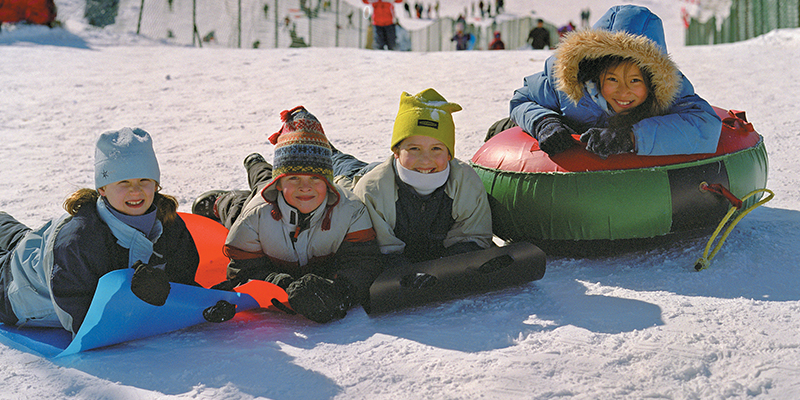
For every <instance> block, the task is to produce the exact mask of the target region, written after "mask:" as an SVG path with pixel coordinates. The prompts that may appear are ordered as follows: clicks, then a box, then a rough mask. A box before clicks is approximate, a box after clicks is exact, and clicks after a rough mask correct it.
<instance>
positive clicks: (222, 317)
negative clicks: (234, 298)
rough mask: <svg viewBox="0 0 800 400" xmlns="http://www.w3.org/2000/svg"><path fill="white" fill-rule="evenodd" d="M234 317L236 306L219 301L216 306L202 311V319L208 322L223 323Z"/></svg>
mask: <svg viewBox="0 0 800 400" xmlns="http://www.w3.org/2000/svg"><path fill="white" fill-rule="evenodd" d="M234 315H236V305H234V304H231V303H228V302H227V301H225V300H220V301H218V302H217V304H214V305H213V306H211V307H208V308H206V309H205V310H203V318H205V320H206V321H208V322H216V323H220V322H225V321H227V320H229V319H231V318H233V316H234Z"/></svg>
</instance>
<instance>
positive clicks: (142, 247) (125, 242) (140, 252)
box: [97, 197, 163, 267]
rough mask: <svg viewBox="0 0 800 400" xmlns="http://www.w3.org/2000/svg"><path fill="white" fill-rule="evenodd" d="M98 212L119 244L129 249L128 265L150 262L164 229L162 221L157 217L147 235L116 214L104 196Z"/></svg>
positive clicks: (100, 201)
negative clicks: (155, 245)
mask: <svg viewBox="0 0 800 400" xmlns="http://www.w3.org/2000/svg"><path fill="white" fill-rule="evenodd" d="M97 213H98V214H100V219H102V220H103V222H105V223H106V225H108V227H109V228H111V233H112V234H113V235H114V237H115V238H117V244H119V245H120V246H122V247H124V248H126V249H128V267H130V266H132V265H133V264H134V263H135V262H136V261H137V260H138V261H141V262H143V263H145V264H147V263H148V262H150V257H151V256H152V255H153V244H154V243H155V242H156V241H158V238H159V237H161V232H162V231H163V227H162V225H161V221H159V220H158V219H156V220H155V223H154V224H153V228H152V229H151V230H150V233H149V234H148V235H147V236H145V234H144V233H142V231H140V230H138V229H136V228H134V227H132V226H130V225H128V224H126V223H124V222H122V221H120V220H119V218H117V217H116V216H114V213H113V212H112V211H111V210H109V207H108V206H107V205H106V202H105V200H104V199H103V198H102V197H101V198H99V199H97ZM156 255H158V256H159V257H160V255H159V254H157V253H156Z"/></svg>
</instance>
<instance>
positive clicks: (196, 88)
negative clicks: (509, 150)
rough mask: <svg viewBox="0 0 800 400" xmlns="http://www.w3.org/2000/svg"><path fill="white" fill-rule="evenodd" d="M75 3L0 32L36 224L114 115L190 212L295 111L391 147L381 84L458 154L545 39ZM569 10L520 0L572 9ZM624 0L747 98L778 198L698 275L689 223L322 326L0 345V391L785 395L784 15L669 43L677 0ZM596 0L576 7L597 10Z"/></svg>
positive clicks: (4, 77)
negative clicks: (249, 42)
mask: <svg viewBox="0 0 800 400" xmlns="http://www.w3.org/2000/svg"><path fill="white" fill-rule="evenodd" d="M77 1H78V0H64V1H58V0H57V1H56V3H57V4H58V5H59V8H60V11H61V12H62V13H61V19H62V20H65V22H66V23H65V26H66V29H55V30H48V29H46V28H39V27H24V28H18V29H16V30H4V31H3V32H2V33H0V44H2V45H0V60H2V62H0V165H2V173H0V187H2V188H3V190H2V194H0V210H3V211H7V212H8V213H10V214H11V215H14V216H15V217H17V218H18V219H20V220H21V221H23V222H25V223H28V224H29V225H31V226H37V225H38V224H40V223H42V222H44V221H46V220H47V219H49V218H51V217H54V216H57V215H59V214H60V213H61V212H62V210H61V208H60V204H61V202H62V201H63V199H64V197H65V196H66V195H68V194H69V193H71V192H73V191H74V190H75V189H77V188H81V187H90V186H91V184H92V176H93V175H92V171H93V154H94V148H93V146H94V138H95V137H96V135H97V134H99V133H100V132H102V131H105V130H109V129H118V128H121V127H123V126H138V127H142V128H144V129H146V130H148V131H149V132H150V133H151V134H152V135H153V138H154V143H155V147H156V152H157V154H158V157H159V160H160V164H161V168H162V177H163V182H162V185H163V186H164V192H165V193H170V194H173V195H175V196H176V197H177V198H178V199H179V201H180V203H181V206H180V209H181V211H186V212H188V211H189V210H190V207H191V202H192V200H193V199H194V197H195V196H197V195H198V194H200V193H202V192H203V191H205V190H208V189H212V188H223V189H226V188H229V189H233V188H243V187H245V186H246V179H245V175H244V170H243V167H242V166H241V161H242V159H243V158H244V157H245V156H246V155H248V154H249V153H251V152H254V151H259V152H261V153H262V154H264V156H265V157H266V158H267V159H271V158H272V147H271V145H269V144H268V142H267V136H268V135H269V134H271V133H273V132H275V131H276V130H277V129H278V128H279V127H280V119H279V113H280V111H281V110H284V109H288V108H291V107H293V106H296V105H300V104H302V105H305V106H306V107H307V108H308V109H309V110H310V111H311V112H312V113H314V114H315V115H316V116H317V117H318V118H319V119H320V120H321V122H322V124H323V126H324V128H325V131H326V133H327V134H328V136H329V138H330V139H331V141H332V142H333V143H334V144H335V145H336V146H337V147H338V148H339V149H341V150H344V151H349V152H353V153H356V154H358V155H360V156H361V157H362V158H363V159H365V160H367V161H374V160H379V159H382V158H383V157H385V156H386V155H387V154H388V151H389V149H388V141H389V137H390V132H391V127H392V122H393V119H394V116H395V115H396V112H397V105H398V101H399V96H400V93H401V92H402V91H407V92H410V93H416V92H419V91H421V90H423V89H425V88H427V87H433V88H435V89H437V90H438V91H439V92H440V93H442V94H443V95H444V96H445V97H446V98H447V99H448V100H450V101H453V102H457V103H460V104H461V105H462V106H463V108H464V110H463V111H461V112H459V113H456V114H455V115H454V117H455V122H456V126H457V144H456V156H457V157H459V158H461V159H465V160H466V159H469V158H470V157H471V156H472V154H473V153H474V152H475V151H476V150H477V149H478V147H479V146H480V145H481V142H482V138H483V136H484V134H485V132H486V129H487V128H488V127H489V126H490V125H491V124H492V123H493V122H494V121H496V120H497V119H499V118H501V117H503V116H505V115H506V113H507V111H508V100H509V98H510V96H511V94H512V92H513V91H514V89H516V88H517V87H519V86H521V84H522V78H523V77H524V76H526V75H528V74H531V73H534V72H537V71H539V70H540V69H541V68H542V63H543V61H544V60H545V58H546V57H547V56H549V55H550V54H551V53H550V52H549V51H532V50H529V51H517V50H514V51H501V52H488V51H473V52H447V53H397V52H376V51H367V50H359V49H315V48H310V49H277V50H251V49H249V50H236V49H220V48H204V49H194V48H186V47H168V46H164V45H158V44H154V43H152V42H151V41H147V40H143V39H141V38H134V37H131V36H130V35H127V34H119V33H114V34H109V33H107V32H106V31H104V30H97V29H92V28H89V27H87V26H86V24H85V23H83V22H82V21H81V12H80V11H81V7H79V6H76V5H75V3H76V2H77ZM442 3H447V4H461V5H460V8H462V9H463V4H466V3H468V1H467V0H463V1H461V0H447V1H442ZM506 3H507V7H506V9H507V10H509V12H516V13H520V14H522V13H530V11H529V10H526V9H524V7H525V6H523V5H522V4H523V3H529V2H527V1H524V0H518V1H513V0H507V1H506ZM537 3H547V2H537ZM584 3H585V2H584V1H580V0H564V1H560V2H554V3H553V5H540V6H537V7H538V8H539V9H537V10H536V11H537V14H538V15H542V16H545V18H547V19H549V20H551V21H554V22H555V23H559V22H566V21H567V20H569V19H573V20H574V21H575V22H576V23H577V22H579V12H580V9H581V8H582V7H584V6H585V4H584ZM634 3H638V4H642V5H645V6H648V7H650V8H651V9H652V10H654V11H655V12H656V13H658V14H659V15H660V16H661V17H662V18H663V19H664V20H665V26H666V27H667V39H668V43H669V45H670V46H671V49H670V50H671V53H672V57H673V58H674V60H675V61H676V62H677V64H678V65H679V66H680V68H681V69H682V70H683V72H684V73H685V74H686V75H687V76H688V77H689V79H690V80H691V81H692V83H693V84H694V85H695V89H696V91H697V92H698V93H699V94H700V95H701V96H703V97H705V98H706V99H707V100H709V102H710V103H712V104H714V105H716V106H719V107H723V108H728V109H736V110H745V111H746V112H747V117H748V119H749V120H750V121H751V122H752V123H753V124H754V126H755V128H756V129H757V130H758V131H759V132H760V133H761V134H762V135H763V136H764V138H765V142H766V145H767V150H768V152H769V160H770V170H769V182H768V188H770V189H772V190H773V191H774V192H775V195H776V196H775V199H774V200H773V201H771V202H769V203H767V204H766V205H765V206H763V207H761V208H759V209H757V210H755V211H754V212H752V213H750V214H749V215H748V216H747V217H746V218H745V219H744V220H743V221H742V222H741V223H740V224H739V225H738V226H737V228H736V229H735V230H734V231H733V233H732V234H731V235H730V237H729V238H728V240H727V242H726V243H725V245H724V247H723V248H722V251H721V252H720V253H719V254H718V255H717V256H716V258H715V259H714V261H713V263H712V264H711V267H710V268H709V269H708V270H705V271H702V272H695V271H694V269H693V265H694V263H695V261H696V260H697V258H698V257H699V256H700V255H701V254H702V252H703V248H704V246H705V239H699V240H694V241H688V242H682V243H676V244H675V245H673V246H669V247H664V248H659V249H655V250H651V251H645V252H638V253H633V254H627V255H621V256H616V257H609V258H600V259H573V258H550V259H548V265H547V273H546V275H545V277H544V278H543V279H542V280H540V281H537V282H533V283H531V284H528V285H525V286H523V287H517V288H512V289H507V290H504V291H501V292H497V293H491V294H485V295H480V296H472V297H469V298H466V299H462V300H456V301H451V302H446V303H441V304H434V305H430V306H427V307H421V308H418V309H413V310H406V311H402V312H397V313H392V314H388V315H382V316H378V317H369V316H367V315H366V314H365V313H364V311H363V310H362V309H360V308H356V309H354V310H352V311H351V312H350V313H349V314H348V315H347V317H346V318H344V319H343V320H340V321H337V322H334V323H331V324H327V325H319V324H315V323H312V322H309V321H307V320H304V319H301V318H297V317H292V316H287V315H282V314H273V313H266V312H265V313H255V314H250V315H248V316H238V317H237V318H235V319H234V320H232V321H229V322H226V323H224V324H203V325H199V326H196V327H192V328H189V329H185V330H182V331H178V332H173V333H170V334H166V335H162V336H158V337H154V338H149V339H144V340H139V341H135V342H129V343H126V344H122V345H118V346H114V347H111V348H107V349H102V350H97V351H90V352H86V353H82V354H79V355H77V356H72V357H67V358H62V359H56V360H47V359H43V358H40V357H37V356H34V355H31V354H28V353H25V352H21V351H18V350H16V349H15V348H13V347H10V346H9V345H8V344H0V398H8V399H40V398H54V399H60V398H69V399H100V398H108V399H189V398H191V399H223V398H224V399H251V398H269V399H322V398H342V399H345V398H346V399H353V398H363V399H430V398H433V399H476V398H486V399H495V398H519V399H545V398H570V399H622V398H625V399H641V398H665V399H733V398H737V399H738V398H763V399H794V398H797V393H800V336H798V335H797V332H798V331H800V266H798V263H799V262H798V261H800V247H799V246H798V245H797V244H798V243H799V242H800V189H799V188H800V182H799V181H800V178H798V176H800V166H799V165H798V163H797V161H796V160H797V154H798V151H799V150H800V145H799V144H798V137H800V113H799V112H798V111H797V104H798V100H800V98H799V97H800V95H799V93H800V72H798V71H799V70H798V68H797V65H798V63H800V29H794V30H782V31H776V32H771V33H769V34H767V35H764V36H762V37H758V38H755V39H752V40H749V41H746V42H742V43H734V44H726V45H718V46H699V47H683V46H681V45H680V43H681V42H682V40H683V32H682V29H683V28H682V26H681V25H680V18H679V10H680V7H681V5H682V4H683V3H681V2H677V1H673V0H649V1H641V2H634ZM556 4H557V5H556ZM610 5H612V3H611V2H609V1H597V2H592V20H593V21H594V20H595V19H596V18H598V17H599V16H600V15H601V14H602V13H603V12H604V11H605V9H606V8H607V6H610ZM442 8H443V13H444V12H445V11H448V10H447V9H445V4H442ZM70 10H72V11H70ZM565 10H566V11H565ZM573 14H574V15H573Z"/></svg>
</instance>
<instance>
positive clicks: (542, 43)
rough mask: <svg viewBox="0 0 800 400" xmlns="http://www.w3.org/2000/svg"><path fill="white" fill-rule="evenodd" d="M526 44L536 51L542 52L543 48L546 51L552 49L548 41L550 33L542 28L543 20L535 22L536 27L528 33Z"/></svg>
mask: <svg viewBox="0 0 800 400" xmlns="http://www.w3.org/2000/svg"><path fill="white" fill-rule="evenodd" d="M528 44H530V45H531V47H533V48H534V49H536V50H542V49H544V48H545V47H547V48H548V49H552V48H553V44H552V42H551V41H550V31H548V30H547V28H545V27H544V20H543V19H541V18H540V19H538V20H536V26H535V27H534V28H533V29H531V31H530V32H529V33H528Z"/></svg>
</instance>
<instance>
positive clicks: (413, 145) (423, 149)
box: [393, 135, 451, 174]
mask: <svg viewBox="0 0 800 400" xmlns="http://www.w3.org/2000/svg"><path fill="white" fill-rule="evenodd" d="M393 151H394V157H395V158H396V159H397V161H399V162H400V165H402V166H403V167H405V168H406V169H409V170H412V171H416V172H419V173H423V174H430V173H433V172H441V171H444V170H445V168H447V163H448V162H449V161H450V158H451V157H450V150H448V149H447V146H445V144H444V143H442V142H441V141H439V140H438V139H434V138H432V137H430V136H422V135H414V136H409V137H407V138H405V139H403V141H402V142H400V143H398V144H397V146H395V147H394V149H393Z"/></svg>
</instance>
